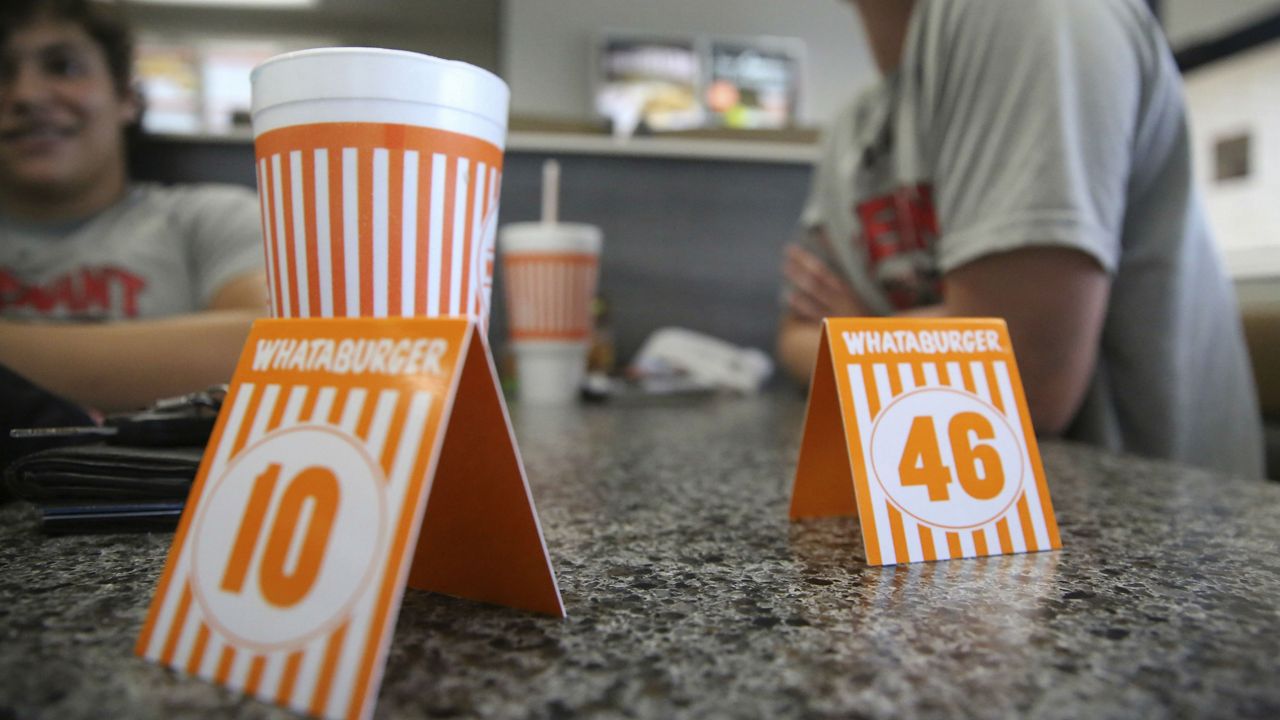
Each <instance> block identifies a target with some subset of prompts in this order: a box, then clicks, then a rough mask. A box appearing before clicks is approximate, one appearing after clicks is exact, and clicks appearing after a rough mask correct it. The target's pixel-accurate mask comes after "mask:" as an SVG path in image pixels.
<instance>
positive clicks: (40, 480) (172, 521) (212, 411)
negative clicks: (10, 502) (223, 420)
mask: <svg viewBox="0 0 1280 720" xmlns="http://www.w3.org/2000/svg"><path fill="white" fill-rule="evenodd" d="M224 396H225V388H222V387H218V388H210V389H208V390H205V391H203V392H198V393H191V394H189V395H184V396H182V397H179V398H169V399H165V400H160V401H158V402H157V403H156V404H155V405H153V406H152V407H150V408H147V409H146V410H142V411H139V412H136V413H127V414H120V415H112V416H109V417H108V418H107V419H106V421H105V422H104V423H103V424H102V425H93V424H88V425H85V426H83V427H71V428H47V427H45V428H22V429H17V430H15V431H14V434H16V435H20V436H22V437H21V438H15V439H16V440H18V441H19V443H21V442H28V441H30V440H33V439H34V440H40V439H44V438H45V437H47V436H48V434H50V433H52V434H53V435H55V436H58V435H69V436H70V439H71V440H73V441H75V442H77V443H79V444H73V445H68V446H61V447H52V448H48V449H43V450H39V451H37V452H31V453H28V454H23V455H20V456H18V457H17V458H16V459H14V460H12V461H11V462H10V464H9V466H8V467H7V468H6V469H5V471H4V479H5V482H4V485H5V486H6V487H7V489H8V492H9V493H10V494H11V495H12V496H13V497H16V498H17V499H20V500H26V501H28V502H32V503H34V504H35V505H36V506H37V507H38V508H39V509H40V511H41V515H42V518H43V525H44V529H45V531H46V532H62V533H67V532H119V531H124V530H154V529H168V528H172V527H173V526H174V525H176V524H177V521H178V518H179V516H180V515H181V514H182V507H183V505H184V503H185V502H186V498H187V493H188V492H189V491H190V489H191V483H192V481H193V480H194V479H195V476H196V472H197V471H198V470H199V468H200V460H201V458H202V457H203V455H204V447H205V444H206V443H207V442H208V439H209V435H210V433H211V432H212V431H213V425H214V423H215V421H216V420H217V416H218V412H219V410H220V409H221V405H222V399H223V397H224Z"/></svg>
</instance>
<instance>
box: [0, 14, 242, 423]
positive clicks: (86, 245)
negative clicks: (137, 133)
mask: <svg viewBox="0 0 1280 720" xmlns="http://www.w3.org/2000/svg"><path fill="white" fill-rule="evenodd" d="M131 48H132V45H131V43H130V41H129V37H128V32H127V29H126V28H125V26H124V25H123V23H121V22H120V21H119V20H118V19H117V18H115V17H114V16H113V15H112V14H111V13H110V10H109V9H107V8H105V7H103V6H102V5H101V4H99V3H90V2H87V1H84V0H79V1H78V0H61V1H59V2H52V1H51V0H6V3H5V7H4V8H3V9H2V10H0V365H5V366H8V367H9V368H10V369H12V370H14V371H16V372H18V373H19V374H21V375H24V376H26V377H27V378H29V379H30V380H32V381H34V382H36V383H38V384H40V385H42V386H44V387H46V388H48V389H49V390H51V391H53V392H54V393H56V394H59V395H62V396H64V397H66V398H68V399H71V400H73V401H76V402H78V403H81V404H83V405H85V406H88V407H91V408H96V409H99V410H119V409H130V408H137V407H141V406H144V405H146V404H149V403H150V402H152V401H154V400H155V399H157V398H159V397H164V396H169V395H176V394H181V393H185V392H190V391H193V390H199V389H202V388H204V387H206V386H209V385H212V384H215V383H219V382H226V381H228V380H229V379H230V377H231V373H232V370H233V368H234V366H235V362H236V360H237V358H238V357H239V354H240V350H241V346H242V345H243V343H244V339H245V337H246V335H247V334H248V330H249V325H250V324H251V322H252V321H253V319H254V318H256V317H258V316H259V315H262V314H264V313H265V312H266V287H267V286H266V276H265V273H264V272H263V267H262V266H263V251H262V242H261V235H260V232H261V230H260V227H261V223H260V220H259V217H258V204H257V200H256V199H255V196H254V194H253V192H252V191H250V190H248V189H246V188H238V187H225V186H187V187H175V188H164V187H159V186H155V185H148V184H133V183H130V182H129V180H128V177H127V172H126V167H125V131H126V129H127V128H129V127H130V126H131V125H132V124H134V123H136V122H137V120H138V116H139V113H140V102H139V98H138V96H137V93H136V92H135V91H134V89H133V86H132V78H131V76H130V67H131V64H132V58H131V57H130V55H131Z"/></svg>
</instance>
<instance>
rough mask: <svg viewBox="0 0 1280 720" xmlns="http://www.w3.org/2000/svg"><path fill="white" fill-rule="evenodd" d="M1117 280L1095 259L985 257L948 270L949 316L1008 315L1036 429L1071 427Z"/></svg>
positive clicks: (1054, 254)
mask: <svg viewBox="0 0 1280 720" xmlns="http://www.w3.org/2000/svg"><path fill="white" fill-rule="evenodd" d="M1109 293H1110V277H1109V276H1108V275H1107V273H1106V272H1105V271H1104V270H1103V269H1102V267H1101V266H1100V265H1099V264H1098V262H1097V261H1096V260H1095V259H1094V258H1093V257H1091V256H1090V255H1088V254H1086V253H1084V252H1082V251H1079V250H1074V249H1071V248H1067V247H1055V246H1032V247H1025V248H1021V249H1018V250H1013V251H1010V252H1004V253H997V254H993V255H986V256H983V257H980V258H978V259H977V260H974V261H972V262H969V263H966V264H964V265H961V266H960V267H958V268H956V269H954V270H952V271H951V272H949V273H947V274H946V275H945V276H944V278H943V297H944V300H943V304H942V306H940V307H936V308H932V309H929V310H930V312H929V314H934V313H937V314H939V315H942V316H946V317H1002V318H1004V319H1005V321H1006V322H1007V323H1008V325H1009V336H1010V339H1011V340H1012V341H1013V350H1014V354H1015V356H1016V358H1017V361H1018V372H1019V374H1020V375H1021V376H1022V384H1023V388H1024V389H1025V391H1026V394H1027V406H1028V409H1029V411H1030V413H1031V421H1032V424H1033V425H1034V426H1035V429H1036V432H1037V433H1039V434H1042V435H1057V434H1061V433H1062V432H1063V431H1064V430H1066V428H1067V425H1068V424H1069V423H1070V422H1071V419H1072V418H1073V417H1075V414H1076V411H1077V410H1079V408H1080V404H1081V402H1083V400H1084V396H1085V392H1086V390H1087V389H1088V386H1089V381H1090V379H1091V378H1092V377H1093V372H1094V367H1095V366H1096V364H1097V359H1098V346H1099V342H1100V340H1101V335H1102V325H1103V321H1104V319H1105V316H1106V310H1107V300H1108V295H1109Z"/></svg>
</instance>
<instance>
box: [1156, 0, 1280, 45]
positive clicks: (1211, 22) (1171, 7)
mask: <svg viewBox="0 0 1280 720" xmlns="http://www.w3.org/2000/svg"><path fill="white" fill-rule="evenodd" d="M1276 12H1280V0H1164V5H1163V17H1162V20H1163V21H1164V26H1165V32H1166V33H1167V34H1168V36H1169V44H1170V45H1172V46H1173V47H1174V48H1175V49H1178V48H1182V47H1185V46H1187V45H1190V44H1194V43H1196V42H1199V41H1202V40H1209V39H1212V38H1213V37H1215V36H1218V35H1222V34H1225V33H1228V32H1231V31H1232V30H1238V29H1239V28H1240V27H1241V26H1243V25H1247V24H1249V22H1251V21H1254V20H1257V19H1258V18H1260V17H1264V16H1266V15H1270V14H1274V13H1276Z"/></svg>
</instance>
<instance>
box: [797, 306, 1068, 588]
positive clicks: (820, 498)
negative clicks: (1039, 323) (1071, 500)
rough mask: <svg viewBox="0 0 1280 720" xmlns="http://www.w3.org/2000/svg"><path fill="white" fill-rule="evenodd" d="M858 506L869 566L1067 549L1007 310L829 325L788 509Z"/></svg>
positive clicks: (802, 513) (816, 511) (812, 512)
mask: <svg viewBox="0 0 1280 720" xmlns="http://www.w3.org/2000/svg"><path fill="white" fill-rule="evenodd" d="M850 514H856V515H857V516H858V518H859V520H860V523H861V527H862V537H863V542H864V546H865V548H866V554H867V562H868V563H870V564H872V565H891V564H896V563H904V562H917V561H922V560H942V559H951V558H962V557H975V556H982V555H999V554H1007V553H1021V552H1035V551H1038V550H1048V549H1057V548H1060V547H1061V541H1060V539H1059V537H1058V527H1057V522H1056V520H1055V519H1054V514H1053V505H1052V502H1051V501H1050V498H1049V488H1048V485H1047V484H1046V482H1045V477H1044V470H1043V468H1042V465H1041V462H1040V453H1039V448H1038V446H1037V445H1036V439H1035V433H1034V432H1033V430H1032V426H1031V419H1030V415H1029V414H1028V412H1027V405H1026V399H1025V397H1024V395H1023V391H1022V381H1021V379H1020V377H1019V375H1018V368H1017V364H1016V362H1015V361H1014V356H1013V350H1012V346H1011V345H1010V343H1009V337H1008V331H1007V329H1006V327H1005V324H1004V321H1002V320H995V319H977V320H967V319H950V320H903V319H896V318H895V319H883V318H857V319H853V318H849V319H828V320H827V321H826V322H825V323H824V327H823V332H822V341H821V347H820V350H819V357H818V360H817V364H816V366H815V370H814V376H813V380H812V384H811V386H810V390H809V408H808V414H807V418H806V421H805V431H804V438H803V440H802V442H801V450H800V461H799V465H798V467H797V471H796V479H795V486H794V490H793V494H792V502H791V517H792V518H793V519H795V518H802V517H815V516H827V515H850Z"/></svg>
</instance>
